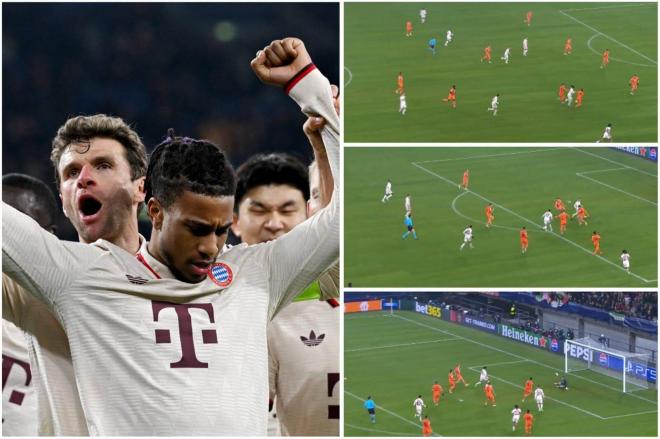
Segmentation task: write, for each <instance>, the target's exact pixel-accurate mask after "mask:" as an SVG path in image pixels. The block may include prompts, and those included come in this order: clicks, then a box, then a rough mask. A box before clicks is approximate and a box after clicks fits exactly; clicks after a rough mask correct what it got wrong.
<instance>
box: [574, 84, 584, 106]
mask: <svg viewBox="0 0 660 439" xmlns="http://www.w3.org/2000/svg"><path fill="white" fill-rule="evenodd" d="M583 98H584V89H583V88H581V89H580V90H578V92H577V95H576V103H575V108H579V107H581V106H582V99H583Z"/></svg>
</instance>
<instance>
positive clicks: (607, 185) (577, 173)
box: [575, 168, 658, 206]
mask: <svg viewBox="0 0 660 439" xmlns="http://www.w3.org/2000/svg"><path fill="white" fill-rule="evenodd" d="M621 169H622V170H626V169H625V168H621ZM594 172H595V171H594ZM584 174H585V173H582V172H576V173H575V175H577V176H578V177H582V178H586V179H587V180H591V181H593V182H594V183H598V184H600V185H603V186H605V187H607V188H610V189H612V190H614V191H617V192H621V193H622V194H626V195H628V196H629V197H632V198H636V199H638V200H640V201H644V202H645V203H649V204H653V205H654V206H657V205H658V203H654V202H653V201H651V200H647V199H646V198H644V197H640V196H639V195H635V194H631V193H630V192H627V191H624V190H623V189H619V188H618V187H616V186H612V185H609V184H607V183H603V182H602V181H600V180H597V179H595V178H591V177H587V176H586V175H584Z"/></svg>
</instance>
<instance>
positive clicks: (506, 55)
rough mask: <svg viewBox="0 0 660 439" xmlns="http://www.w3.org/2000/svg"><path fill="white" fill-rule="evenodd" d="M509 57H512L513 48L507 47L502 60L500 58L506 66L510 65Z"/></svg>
mask: <svg viewBox="0 0 660 439" xmlns="http://www.w3.org/2000/svg"><path fill="white" fill-rule="evenodd" d="M509 55H511V48H510V47H507V48H506V49H504V55H502V58H500V59H501V60H502V61H504V64H509Z"/></svg>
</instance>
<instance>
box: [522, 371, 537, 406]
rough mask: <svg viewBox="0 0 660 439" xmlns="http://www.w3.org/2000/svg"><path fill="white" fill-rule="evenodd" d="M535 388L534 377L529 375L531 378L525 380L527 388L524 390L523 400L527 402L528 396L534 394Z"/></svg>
mask: <svg viewBox="0 0 660 439" xmlns="http://www.w3.org/2000/svg"><path fill="white" fill-rule="evenodd" d="M533 388H534V380H533V379H532V377H529V379H528V380H527V381H525V390H523V399H522V402H525V400H526V399H527V397H528V396H529V395H531V394H532V390H533Z"/></svg>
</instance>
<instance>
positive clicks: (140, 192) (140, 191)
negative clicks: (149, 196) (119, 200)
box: [133, 177, 146, 203]
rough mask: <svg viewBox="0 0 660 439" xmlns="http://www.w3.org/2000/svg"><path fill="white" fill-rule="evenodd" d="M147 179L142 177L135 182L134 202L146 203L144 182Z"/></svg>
mask: <svg viewBox="0 0 660 439" xmlns="http://www.w3.org/2000/svg"><path fill="white" fill-rule="evenodd" d="M145 178H146V177H140V178H138V179H136V180H135V181H133V202H137V203H142V202H144V197H145V195H146V194H145V193H144V180H145Z"/></svg>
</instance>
